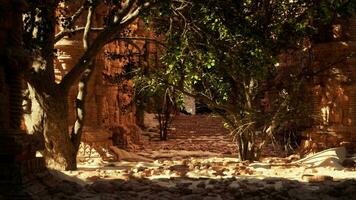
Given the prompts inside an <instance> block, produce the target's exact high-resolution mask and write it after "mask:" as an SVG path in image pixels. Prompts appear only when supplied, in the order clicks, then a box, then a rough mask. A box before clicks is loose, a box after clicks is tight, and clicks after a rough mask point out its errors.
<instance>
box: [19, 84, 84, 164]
mask: <svg viewBox="0 0 356 200" xmlns="http://www.w3.org/2000/svg"><path fill="white" fill-rule="evenodd" d="M66 96H67V95H64V94H62V93H61V92H58V93H56V94H50V95H49V94H45V93H38V92H37V91H36V90H35V89H33V88H32V87H31V86H29V102H28V103H30V104H29V106H30V108H31V112H29V113H27V114H26V115H25V124H26V127H27V129H28V131H29V133H30V134H34V135H37V136H38V137H39V138H42V139H43V142H44V147H45V148H44V150H43V151H42V152H41V153H42V155H43V156H44V158H45V160H46V163H47V166H48V167H50V168H53V169H59V170H72V169H76V155H77V149H76V148H75V147H74V145H73V143H72V141H71V139H70V135H69V132H68V118H67V116H68V102H67V98H66Z"/></svg>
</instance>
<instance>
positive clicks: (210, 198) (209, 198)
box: [203, 195, 222, 200]
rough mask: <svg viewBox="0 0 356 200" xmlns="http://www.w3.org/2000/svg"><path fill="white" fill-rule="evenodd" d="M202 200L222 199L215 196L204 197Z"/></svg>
mask: <svg viewBox="0 0 356 200" xmlns="http://www.w3.org/2000/svg"><path fill="white" fill-rule="evenodd" d="M203 200H222V198H221V196H220V195H216V196H207V197H204V199H203Z"/></svg>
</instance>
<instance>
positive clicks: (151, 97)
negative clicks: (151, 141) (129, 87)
mask: <svg viewBox="0 0 356 200" xmlns="http://www.w3.org/2000/svg"><path fill="white" fill-rule="evenodd" d="M155 67H158V66H155ZM160 72H161V69H159V68H156V69H155V70H154V71H152V72H151V73H150V74H147V75H144V74H141V75H137V76H135V78H134V80H135V90H136V92H135V99H136V104H137V107H138V108H140V109H142V110H141V111H143V110H146V111H153V112H154V113H155V115H156V119H157V121H158V124H159V133H160V139H161V140H167V139H168V128H169V125H170V124H171V123H172V121H173V118H174V115H175V113H176V111H177V109H178V106H180V105H181V104H182V99H181V96H180V94H179V93H178V91H176V90H175V89H174V87H172V86H169V85H167V84H165V83H163V82H162V81H160V79H159V78H158V77H160V76H161V75H162V74H160Z"/></svg>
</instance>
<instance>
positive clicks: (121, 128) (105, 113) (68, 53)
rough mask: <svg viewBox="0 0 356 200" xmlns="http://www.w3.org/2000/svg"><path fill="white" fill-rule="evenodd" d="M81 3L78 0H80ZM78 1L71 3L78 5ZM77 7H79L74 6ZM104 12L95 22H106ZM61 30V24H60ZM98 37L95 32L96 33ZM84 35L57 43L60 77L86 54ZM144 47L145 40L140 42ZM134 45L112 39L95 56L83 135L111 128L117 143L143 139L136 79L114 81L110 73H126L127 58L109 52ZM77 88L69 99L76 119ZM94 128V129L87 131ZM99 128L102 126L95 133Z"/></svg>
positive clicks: (125, 145)
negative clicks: (135, 100)
mask: <svg viewBox="0 0 356 200" xmlns="http://www.w3.org/2000/svg"><path fill="white" fill-rule="evenodd" d="M77 4H78V3H77ZM76 6H79V4H78V5H71V7H73V8H75V7H76ZM73 10H75V9H73ZM103 18H104V13H103V12H101V11H100V9H99V10H98V12H97V13H96V15H95V17H94V23H93V24H94V25H95V26H96V27H100V26H101V25H102V23H103V22H104V20H103ZM85 20H86V19H85V17H83V18H81V19H79V24H83V25H84V24H85ZM140 24H141V23H140V22H136V23H133V25H132V26H131V27H130V31H131V32H133V33H134V32H135V31H136V30H139V29H138V28H137V27H138V26H139V25H140ZM58 31H59V28H58ZM94 37H95V36H94ZM82 46H83V45H82V38H81V37H80V34H78V35H75V36H73V37H70V38H69V37H65V38H63V39H62V40H60V41H59V42H58V43H57V44H56V48H57V50H58V57H57V60H56V61H55V63H56V69H55V73H56V80H57V81H60V80H61V79H62V77H63V76H64V75H65V74H66V73H67V72H68V70H70V69H71V68H72V67H73V66H74V64H75V62H76V61H77V60H78V59H79V58H80V56H81V55H82V54H83V47H82ZM138 46H140V47H142V44H138ZM128 50H132V47H129V48H128V46H127V45H125V43H124V42H112V43H110V44H108V45H106V46H105V47H104V49H103V50H102V52H101V53H100V54H99V55H98V56H97V57H96V59H95V65H96V66H95V70H94V73H93V76H92V78H91V80H90V81H89V86H88V95H87V99H86V112H87V115H86V119H85V126H86V128H84V133H83V137H84V138H85V137H86V136H87V135H88V134H97V133H100V132H102V131H104V130H105V131H108V132H111V133H112V134H113V137H112V138H113V142H114V144H117V145H119V146H120V147H122V148H125V149H130V148H135V144H136V143H139V142H140V135H141V130H140V128H139V127H138V126H137V125H136V117H135V111H136V110H135V106H134V104H133V103H132V95H133V88H132V87H133V83H132V80H129V79H127V80H126V79H125V80H120V81H118V82H112V81H109V80H108V79H107V77H108V76H109V77H111V78H115V77H116V76H118V75H122V74H123V72H124V67H125V65H126V64H127V62H128V61H127V60H124V61H123V60H118V59H110V58H109V57H108V56H107V52H116V53H120V54H125V53H127V52H128ZM135 51H136V50H135ZM76 95H77V88H76V87H73V88H71V91H70V95H69V98H68V101H69V109H70V111H71V112H70V115H69V122H70V124H73V123H74V121H75V104H74V103H75V99H76ZM87 130H91V131H87ZM95 130H98V131H97V133H95Z"/></svg>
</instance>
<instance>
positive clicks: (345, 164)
mask: <svg viewBox="0 0 356 200" xmlns="http://www.w3.org/2000/svg"><path fill="white" fill-rule="evenodd" d="M341 165H342V166H343V167H347V168H354V167H356V162H355V160H353V159H350V158H347V159H345V160H344V161H343V162H342V163H341Z"/></svg>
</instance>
